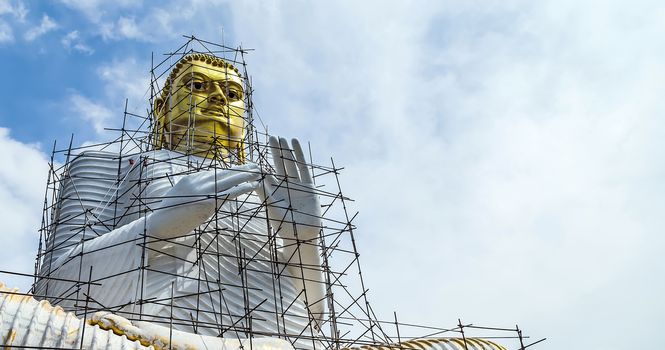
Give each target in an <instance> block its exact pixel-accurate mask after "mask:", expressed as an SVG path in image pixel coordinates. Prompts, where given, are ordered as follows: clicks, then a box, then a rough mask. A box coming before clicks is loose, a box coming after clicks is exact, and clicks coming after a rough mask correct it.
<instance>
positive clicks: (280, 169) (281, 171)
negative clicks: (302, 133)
mask: <svg viewBox="0 0 665 350" xmlns="http://www.w3.org/2000/svg"><path fill="white" fill-rule="evenodd" d="M268 143H269V144H270V153H271V154H272V162H273V164H274V165H275V171H276V172H277V175H279V176H283V177H286V169H285V168H284V161H283V160H282V152H280V149H279V148H280V147H279V141H277V138H276V137H274V136H270V139H268Z"/></svg>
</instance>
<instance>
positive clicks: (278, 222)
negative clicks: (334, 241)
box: [258, 136, 321, 244]
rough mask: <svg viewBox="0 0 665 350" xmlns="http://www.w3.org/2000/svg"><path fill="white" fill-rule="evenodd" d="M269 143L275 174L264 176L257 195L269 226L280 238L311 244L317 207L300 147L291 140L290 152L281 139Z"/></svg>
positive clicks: (318, 212) (316, 224) (318, 214)
mask: <svg viewBox="0 0 665 350" xmlns="http://www.w3.org/2000/svg"><path fill="white" fill-rule="evenodd" d="M269 142H270V151H271V153H272V158H273V163H274V164H273V166H274V168H275V171H276V174H275V175H268V176H266V178H265V181H264V190H265V191H263V190H262V189H259V190H258V192H259V196H261V197H262V199H264V201H265V203H266V204H267V205H268V216H269V217H270V223H271V225H272V226H273V229H274V230H275V231H277V233H278V234H279V235H280V236H281V237H282V238H285V239H296V237H297V239H299V240H304V241H309V240H314V239H316V238H318V234H319V230H320V228H321V205H320V203H319V197H318V196H317V194H316V193H315V189H314V182H313V181H312V174H311V173H310V171H309V169H308V168H307V162H306V161H305V156H304V154H303V151H302V147H301V146H300V143H299V142H298V140H297V139H293V140H291V143H292V146H293V148H291V147H289V144H288V142H287V141H286V139H284V138H279V139H277V138H276V137H274V136H271V137H270V139H269ZM287 244H288V243H287Z"/></svg>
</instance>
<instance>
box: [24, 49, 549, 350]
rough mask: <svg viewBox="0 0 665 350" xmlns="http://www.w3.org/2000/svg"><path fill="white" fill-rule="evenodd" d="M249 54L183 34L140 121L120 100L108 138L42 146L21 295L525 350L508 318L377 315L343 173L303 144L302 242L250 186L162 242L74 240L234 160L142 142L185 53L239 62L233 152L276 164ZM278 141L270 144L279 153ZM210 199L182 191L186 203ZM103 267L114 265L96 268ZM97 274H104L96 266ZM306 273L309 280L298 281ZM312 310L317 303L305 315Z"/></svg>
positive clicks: (343, 339)
mask: <svg viewBox="0 0 665 350" xmlns="http://www.w3.org/2000/svg"><path fill="white" fill-rule="evenodd" d="M249 51H250V50H247V49H244V48H242V47H237V48H233V47H228V46H225V45H219V44H215V43H212V42H208V41H204V40H201V39H198V38H195V37H193V36H192V37H186V42H185V43H184V44H183V45H182V46H181V47H179V48H178V49H177V50H174V51H173V52H170V53H168V54H166V55H165V56H164V58H163V59H161V60H154V59H153V63H152V69H151V71H150V76H151V86H150V91H149V95H150V96H149V99H148V101H149V108H147V111H146V115H139V114H136V113H131V112H128V111H127V108H126V107H125V112H124V117H123V120H122V126H121V127H120V128H117V129H108V130H109V131H110V133H112V134H114V135H115V137H114V139H113V140H112V141H110V142H106V143H102V144H94V145H86V146H80V147H74V142H73V139H72V140H70V141H69V144H68V145H67V147H65V148H58V147H57V145H56V144H54V146H53V151H52V155H51V161H50V167H49V168H50V170H49V175H48V182H47V186H46V193H45V197H44V208H43V209H44V210H43V216H42V225H41V229H40V241H39V251H38V254H37V257H36V260H35V270H34V271H35V272H34V275H33V276H32V278H33V286H32V289H31V290H30V295H32V296H34V298H35V299H38V300H39V299H46V300H49V301H50V302H51V303H52V304H54V305H60V306H62V307H63V308H64V309H65V310H66V311H71V312H74V313H76V314H77V315H78V316H79V317H82V318H88V317H89V316H90V315H92V314H93V313H95V312H97V311H109V312H112V313H115V314H118V315H121V316H123V317H125V318H127V319H128V320H131V321H135V320H144V321H149V322H153V323H156V324H161V325H163V326H166V327H169V328H170V329H175V330H181V331H186V332H190V333H195V334H202V335H210V336H216V337H224V338H236V339H247V338H257V337H273V338H279V339H285V340H287V341H288V342H290V343H291V344H292V345H293V346H294V347H295V348H296V349H323V348H325V349H344V348H359V347H361V346H369V347H370V348H371V347H378V346H389V347H391V348H393V347H394V348H422V346H421V345H418V343H413V342H412V343H409V341H413V340H414V339H421V340H425V341H427V340H432V341H434V340H435V339H451V341H450V342H451V343H454V344H457V345H456V346H457V347H453V345H448V346H449V347H445V346H442V348H443V349H447V348H451V349H452V348H454V349H480V348H483V349H484V347H482V344H481V343H479V341H478V340H477V339H479V338H483V339H489V340H497V341H499V342H501V343H502V344H503V345H504V346H506V348H508V349H525V348H528V347H530V346H532V345H534V344H537V343H539V342H541V341H543V340H544V339H540V340H536V341H532V340H531V339H530V338H529V337H528V336H525V335H523V334H522V330H521V329H519V328H518V327H517V326H515V327H514V328H512V327H506V328H501V327H484V326H479V325H474V324H472V323H464V322H462V321H461V320H457V324H456V325H453V326H451V327H445V328H441V327H433V326H422V325H415V324H410V323H403V322H399V321H398V318H397V313H395V314H394V315H393V316H394V319H392V320H380V319H379V318H378V317H377V316H376V315H375V313H374V310H373V308H372V306H371V304H370V302H369V295H368V294H369V293H368V288H367V287H366V286H365V283H364V282H363V273H362V270H361V264H360V260H359V257H360V254H359V252H358V250H357V247H356V240H355V234H356V226H355V224H354V221H355V218H356V216H357V215H358V213H357V212H351V211H350V209H349V204H350V202H352V199H350V198H349V197H347V196H346V195H345V194H343V192H342V188H341V185H340V181H339V176H340V173H341V172H342V170H343V168H340V167H338V166H337V165H336V164H335V163H334V161H333V159H332V158H330V159H329V161H327V162H326V163H327V164H321V163H315V162H314V157H313V155H312V152H311V148H310V147H309V145H307V147H306V149H307V151H308V152H306V153H308V154H307V157H308V159H307V161H306V164H298V165H299V166H303V167H306V168H307V169H308V170H309V171H310V172H311V174H312V178H313V180H312V181H313V186H312V187H310V188H309V189H305V190H309V191H311V193H312V194H315V195H316V196H318V198H319V201H320V205H321V211H320V217H318V218H317V219H318V220H319V221H320V222H321V223H322V224H321V226H320V227H319V228H318V237H315V238H314V239H300V238H299V237H298V234H297V231H298V228H299V227H302V225H301V224H300V223H298V222H297V220H296V219H295V218H294V210H295V209H294V208H291V207H290V206H285V207H283V208H282V209H283V210H284V212H285V213H286V215H284V216H283V217H281V218H274V217H270V213H269V210H267V208H268V206H270V205H272V206H280V203H268V202H267V201H266V200H265V199H262V198H260V197H259V196H256V195H254V194H250V195H242V196H238V197H236V198H228V196H224V195H215V193H212V195H213V197H214V198H212V200H214V202H215V207H216V208H217V209H216V211H215V212H214V214H213V215H212V216H211V217H210V218H209V219H206V220H205V222H204V223H203V224H202V225H200V226H199V227H197V228H195V229H194V230H193V231H191V232H188V233H186V234H181V235H178V236H175V237H171V238H168V239H163V238H157V237H154V236H151V235H150V234H148V229H147V228H146V227H143V229H142V230H143V233H142V234H139V235H137V236H136V237H134V238H132V239H127V240H124V241H119V242H118V243H115V244H113V245H107V246H104V247H103V248H101V249H91V248H85V247H86V245H92V246H94V245H95V244H96V243H95V242H96V241H99V238H100V237H104V236H105V235H107V234H109V233H110V232H114V231H117V230H120V229H123V227H128V226H129V225H135V224H134V223H136V222H140V219H141V218H145V217H146V216H148V215H150V214H151V213H153V212H155V211H156V210H158V209H159V208H162V209H163V206H162V202H163V200H164V198H163V194H164V192H165V191H167V190H168V189H169V188H172V187H173V186H174V184H175V183H177V182H178V181H180V180H181V179H183V178H186V177H187V176H190V175H192V174H197V173H200V172H203V171H206V172H212V173H215V174H217V173H219V175H220V176H222V172H224V171H227V170H228V169H229V168H230V167H233V166H234V164H237V163H238V162H239V159H240V157H239V156H238V155H236V156H238V157H236V158H234V157H233V156H232V155H227V156H225V157H222V156H218V155H219V154H221V153H222V150H220V149H218V146H216V145H217V143H215V142H213V143H212V145H211V146H210V149H209V150H208V151H207V152H206V154H205V155H203V156H202V155H201V154H200V153H199V154H194V153H193V152H174V151H172V150H169V149H165V148H162V149H159V148H158V147H155V144H156V143H157V142H156V141H155V140H156V139H157V138H158V137H159V136H158V135H156V134H155V127H154V126H155V123H156V116H155V115H154V113H155V112H154V108H153V107H154V103H155V100H156V99H157V98H158V97H159V94H160V92H161V91H162V88H163V87H164V85H165V84H169V83H170V82H168V81H167V79H169V78H168V75H169V72H171V71H172V70H173V68H174V67H175V66H176V65H177V64H178V62H179V61H180V60H181V59H183V58H184V57H187V56H188V55H193V54H197V53H202V54H205V55H212V56H217V57H221V58H223V59H224V60H225V61H227V62H230V63H232V64H233V65H234V66H235V67H238V68H239V71H240V75H241V78H242V80H243V85H244V86H243V88H244V96H243V99H244V105H245V108H246V110H245V111H244V119H245V132H244V135H245V138H244V140H243V143H242V147H243V149H242V154H243V157H244V158H245V159H246V162H248V163H254V164H258V166H259V168H260V169H261V172H262V174H261V176H262V177H263V178H265V177H266V176H273V175H274V174H275V173H278V172H279V169H277V168H278V167H279V166H280V165H279V162H282V161H283V160H284V158H280V157H275V153H274V148H273V149H272V151H273V153H271V147H270V140H269V138H270V135H269V133H268V131H267V130H266V127H265V126H264V125H263V122H262V120H261V118H260V116H259V115H258V114H257V113H256V111H255V109H254V106H253V103H252V92H253V90H252V85H251V78H250V76H249V74H248V72H247V65H246V62H245V57H246V55H247V54H248V52H249ZM257 124H260V126H257ZM195 132H196V131H194V133H195ZM215 137H218V136H217V135H215ZM220 137H221V136H220ZM181 142H188V141H187V140H184V141H181ZM283 146H284V144H280V148H279V152H286V153H290V152H292V151H293V149H292V148H289V147H283ZM285 158H286V159H288V157H285ZM281 166H282V167H283V166H284V165H281ZM280 181H281V182H280V185H279V186H283V187H286V188H289V189H290V190H295V191H303V189H302V187H298V184H294V183H293V182H292V180H291V179H289V177H288V176H285V177H283V178H281V180H280ZM210 200H211V197H210V196H208V197H204V198H202V197H201V196H193V197H192V198H191V200H189V201H188V204H191V203H195V202H197V201H210ZM296 214H297V213H296ZM276 221H279V224H275V222H276ZM144 222H145V221H144ZM282 225H290V226H291V227H292V228H293V230H294V231H295V238H293V237H284V236H283V235H281V234H280V230H281V228H282ZM144 226H146V225H145V224H144ZM287 247H290V248H291V249H286V248H287ZM306 247H308V248H309V249H316V251H317V252H318V253H319V257H320V264H308V263H304V262H303V260H302V259H300V258H298V255H299V254H300V252H301V250H302V249H305V248H306ZM123 249H124V250H123ZM105 250H108V251H113V252H116V253H117V252H132V253H131V254H128V255H127V257H126V259H123V261H108V260H104V257H105V256H117V255H113V254H111V253H109V254H110V255H105V254H106V253H105ZM285 251H288V252H291V254H290V255H288V254H285ZM114 254H115V253H114ZM287 255H288V256H287ZM73 265H77V266H78V269H76V272H75V275H71V273H70V274H61V273H59V269H61V266H73ZM107 265H114V267H115V266H118V268H116V269H115V270H114V269H113V268H111V270H109V266H107ZM119 268H121V269H123V270H122V271H117V269H119ZM69 270H70V271H71V270H72V269H71V268H70V269H69ZM106 270H109V271H113V273H110V274H109V273H107V274H102V273H101V272H97V271H106ZM313 271H315V273H317V274H319V275H320V276H322V278H321V279H320V280H316V279H315V280H312V279H311V278H309V277H308V276H311V275H312V273H313ZM308 279H309V280H308ZM297 280H301V281H302V282H301V283H303V284H304V283H305V280H308V281H307V282H308V283H310V284H311V283H319V284H320V288H321V289H322V290H323V291H324V294H323V298H317V300H312V296H311V295H308V292H307V288H299V286H300V285H299V284H298V283H297V282H293V281H297ZM109 290H114V291H118V290H122V293H120V292H117V293H116V294H122V297H108V296H107V294H109ZM313 305H319V307H320V309H321V310H323V311H321V312H320V313H318V314H317V313H314V312H312V311H311V310H312V306H313ZM452 340H454V342H453V341H452ZM455 342H457V343H455ZM409 344H410V345H409Z"/></svg>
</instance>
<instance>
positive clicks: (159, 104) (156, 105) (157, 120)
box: [152, 97, 164, 149]
mask: <svg viewBox="0 0 665 350" xmlns="http://www.w3.org/2000/svg"><path fill="white" fill-rule="evenodd" d="M162 113H164V100H163V99H162V98H161V97H157V98H155V99H154V100H153V102H152V117H153V118H154V126H153V127H152V134H153V135H152V137H153V146H155V147H156V148H157V149H159V148H162V147H163V144H164V121H163V115H162Z"/></svg>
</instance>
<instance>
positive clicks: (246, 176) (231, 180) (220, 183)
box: [207, 172, 261, 193]
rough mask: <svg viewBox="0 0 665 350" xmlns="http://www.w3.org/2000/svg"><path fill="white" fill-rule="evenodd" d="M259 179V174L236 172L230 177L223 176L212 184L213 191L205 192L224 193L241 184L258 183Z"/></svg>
mask: <svg viewBox="0 0 665 350" xmlns="http://www.w3.org/2000/svg"><path fill="white" fill-rule="evenodd" d="M260 179H261V173H259V172H238V173H235V174H232V175H230V176H225V177H223V178H219V179H217V181H216V182H213V183H212V184H213V186H215V187H214V188H213V189H211V190H209V191H207V193H213V192H219V191H224V190H226V189H228V188H231V187H233V186H237V185H240V184H243V183H247V182H252V181H258V180H260Z"/></svg>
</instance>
